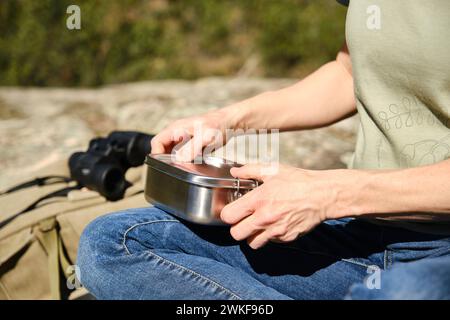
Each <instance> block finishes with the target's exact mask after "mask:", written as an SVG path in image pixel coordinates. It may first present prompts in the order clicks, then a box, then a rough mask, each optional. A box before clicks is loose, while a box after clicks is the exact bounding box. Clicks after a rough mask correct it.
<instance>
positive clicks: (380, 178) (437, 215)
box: [335, 160, 450, 220]
mask: <svg viewBox="0 0 450 320" xmlns="http://www.w3.org/2000/svg"><path fill="white" fill-rule="evenodd" d="M349 172H352V173H350V174H354V178H353V179H354V180H353V182H352V183H351V184H352V185H349V186H348V190H347V192H343V193H342V194H343V195H344V194H345V196H343V197H341V200H342V201H343V202H346V206H347V207H348V208H349V210H348V212H350V215H351V216H355V217H364V216H366V217H380V218H394V219H408V220H441V219H442V220H450V179H449V177H450V160H446V161H443V162H440V163H437V164H434V165H430V166H422V167H416V168H410V169H402V170H386V171H358V170H349ZM349 181H350V180H349ZM356 182H357V183H356ZM411 212H421V214H413V215H411ZM338 215H340V217H343V216H345V215H347V214H345V213H344V210H342V211H341V213H340V214H338ZM335 218H338V217H335Z"/></svg>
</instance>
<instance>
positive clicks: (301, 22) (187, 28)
mask: <svg viewBox="0 0 450 320" xmlns="http://www.w3.org/2000/svg"><path fill="white" fill-rule="evenodd" d="M70 4H77V5H79V6H80V8H81V30H68V29H67V28H66V24H65V22H66V18H67V17H68V15H67V14H66V8H67V7H68V6H69V5H70ZM344 19H345V9H344V8H341V7H340V6H338V5H337V4H336V3H335V1H333V0H314V1H308V0H282V1H280V0H245V1H242V0H222V1H215V0H110V1H100V0H39V1H36V0H2V1H0V84H1V85H35V86H92V85H94V86H95V85H101V84H107V83H116V82H124V81H138V80H144V79H163V78H188V79H191V78H197V77H202V76H211V75H233V74H235V73H236V72H237V71H238V70H239V69H240V68H241V67H242V65H243V64H244V63H245V61H246V59H248V57H249V56H254V55H256V56H258V57H260V58H261V61H262V63H261V65H260V66H259V68H258V70H257V75H259V76H274V77H299V76H302V75H304V73H305V72H308V71H310V70H311V69H312V68H315V67H317V66H318V65H319V64H321V63H323V62H325V61H327V60H329V59H331V58H333V57H334V55H335V53H336V51H337V50H338V48H339V47H340V45H341V44H342V42H343V39H344Z"/></svg>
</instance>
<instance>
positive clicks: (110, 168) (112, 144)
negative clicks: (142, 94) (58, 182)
mask: <svg viewBox="0 0 450 320" xmlns="http://www.w3.org/2000/svg"><path fill="white" fill-rule="evenodd" d="M152 138H153V136H152V135H148V134H145V133H141V132H135V131H114V132H112V133H111V134H110V135H109V136H108V137H106V138H96V139H93V140H91V141H90V142H89V148H88V150H87V151H86V152H76V153H74V154H72V155H71V156H70V158H69V169H70V176H71V178H72V179H73V180H75V181H77V182H78V183H79V185H81V186H84V187H86V188H88V189H90V190H95V191H97V192H98V193H100V194H101V195H102V196H104V197H105V198H106V199H108V200H110V201H116V200H119V199H122V198H123V196H124V193H125V190H126V189H127V188H128V187H129V186H130V185H131V184H130V183H129V182H128V181H127V180H126V179H125V173H126V171H127V170H128V169H129V168H131V167H137V166H140V165H142V164H143V163H144V160H145V156H146V155H147V154H149V153H150V152H151V147H150V141H151V139H152Z"/></svg>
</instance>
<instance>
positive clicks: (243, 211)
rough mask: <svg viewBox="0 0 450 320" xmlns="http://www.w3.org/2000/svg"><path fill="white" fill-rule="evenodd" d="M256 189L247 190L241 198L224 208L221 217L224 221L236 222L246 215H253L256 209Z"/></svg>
mask: <svg viewBox="0 0 450 320" xmlns="http://www.w3.org/2000/svg"><path fill="white" fill-rule="evenodd" d="M254 191H256V190H252V191H250V192H247V193H246V194H245V195H243V196H242V197H241V198H239V199H237V200H235V201H233V202H230V203H229V204H227V205H226V206H225V207H223V208H222V211H221V213H220V218H221V219H222V221H223V222H225V223H228V224H236V223H238V222H239V221H241V220H242V219H244V218H245V217H247V216H249V215H251V214H252V213H253V212H254V211H255V206H254V202H253V200H252V199H253V196H254V194H252V192H254Z"/></svg>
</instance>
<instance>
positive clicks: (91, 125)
mask: <svg viewBox="0 0 450 320" xmlns="http://www.w3.org/2000/svg"><path fill="white" fill-rule="evenodd" d="M293 82H294V80H292V79H246V78H234V79H227V78H206V79H201V80H198V81H174V80H172V81H151V82H141V83H130V84H121V85H114V86H107V87H102V88H98V89H63V88H61V89H59V88H51V89H48V88H44V89H35V88H14V87H10V88H8V87H3V88H0V148H1V150H2V152H1V154H0V167H1V172H0V190H1V189H4V188H6V187H7V186H9V185H12V184H15V183H17V182H19V181H21V180H23V179H28V178H30V177H32V176H36V175H39V169H40V168H43V167H45V166H47V165H49V164H51V163H52V162H54V161H58V160H60V159H64V158H67V157H68V156H69V155H70V154H71V153H72V152H74V151H78V150H85V149H86V148H87V145H88V142H89V140H90V139H91V138H93V137H95V136H98V135H106V134H107V133H108V132H110V131H111V130H114V129H122V130H142V131H146V132H151V133H157V132H158V131H159V130H161V129H162V128H164V127H165V126H166V125H167V124H168V123H170V122H171V121H173V120H175V119H178V118H181V117H185V116H190V115H193V114H197V113H201V112H204V111H207V110H210V109H212V108H216V107H221V106H225V105H227V104H230V103H232V102H235V101H239V100H241V99H244V98H247V97H250V96H253V95H255V94H257V93H260V92H263V91H266V90H273V89H277V88H280V87H283V86H286V85H289V84H291V83H293ZM299 116H300V115H299ZM357 123H358V120H357V118H355V117H354V118H351V119H348V120H345V121H343V122H341V123H338V124H336V125H333V126H331V127H328V128H324V129H316V130H312V131H304V132H292V133H283V134H281V136H280V160H281V162H282V163H286V164H291V165H295V166H300V167H305V168H314V169H325V168H342V167H345V162H346V161H347V160H348V159H349V157H350V156H351V153H352V150H353V148H354V142H355V130H356V126H357Z"/></svg>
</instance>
